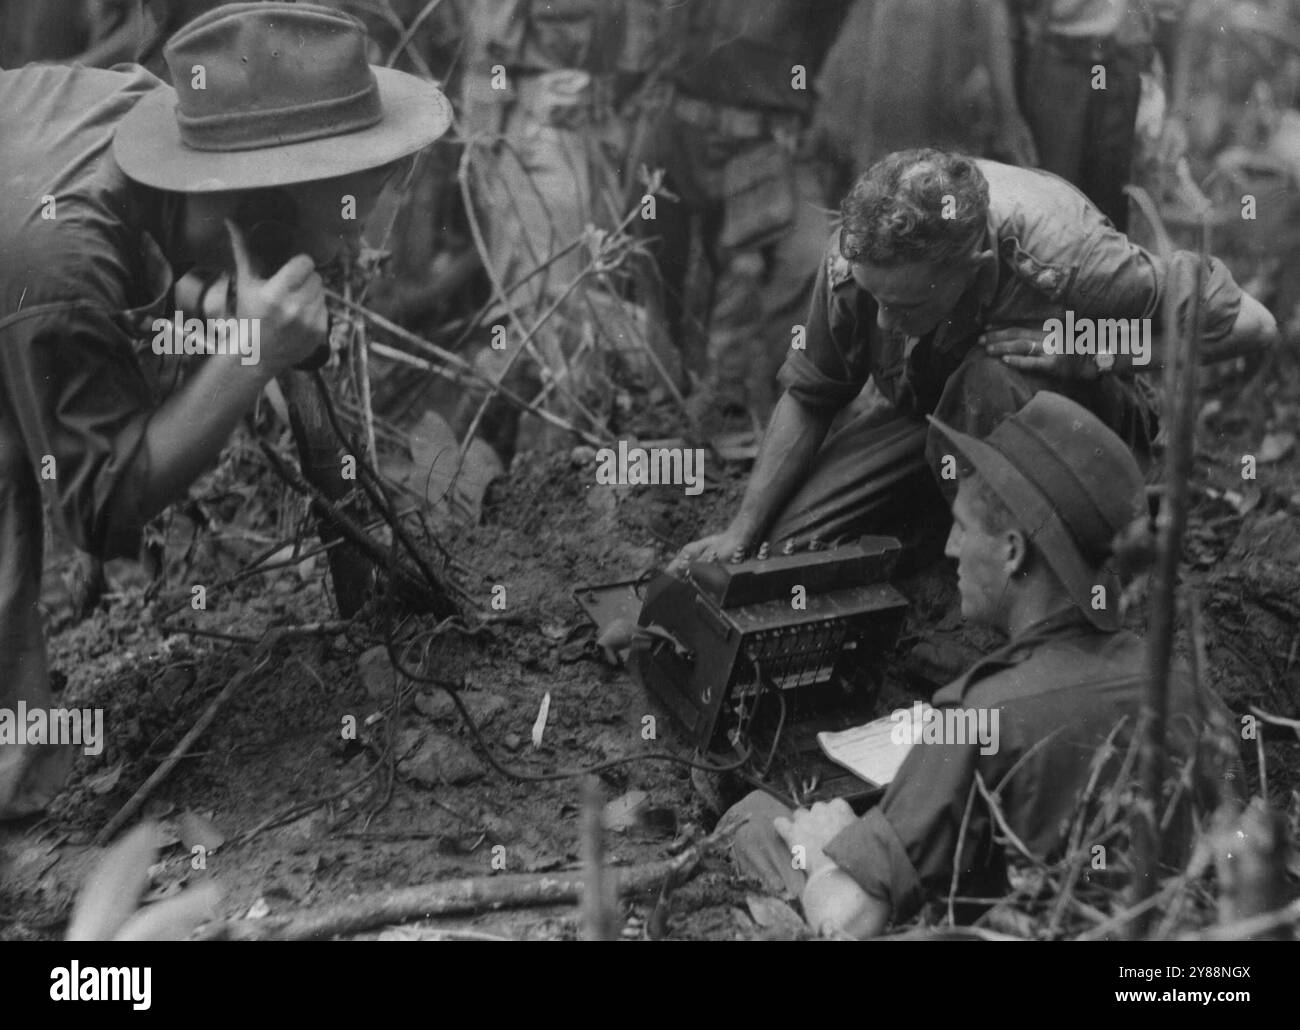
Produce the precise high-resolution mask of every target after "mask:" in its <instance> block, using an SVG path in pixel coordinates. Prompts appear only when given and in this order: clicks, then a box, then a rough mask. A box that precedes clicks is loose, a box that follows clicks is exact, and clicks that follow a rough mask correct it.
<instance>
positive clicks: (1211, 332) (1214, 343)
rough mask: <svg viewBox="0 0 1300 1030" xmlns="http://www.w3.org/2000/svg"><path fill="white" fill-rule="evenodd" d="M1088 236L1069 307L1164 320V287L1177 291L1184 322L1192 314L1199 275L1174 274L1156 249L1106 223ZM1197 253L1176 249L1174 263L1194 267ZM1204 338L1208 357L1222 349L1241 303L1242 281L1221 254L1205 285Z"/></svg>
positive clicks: (1105, 314) (1068, 293)
mask: <svg viewBox="0 0 1300 1030" xmlns="http://www.w3.org/2000/svg"><path fill="white" fill-rule="evenodd" d="M1090 235H1091V239H1089V240H1086V241H1084V243H1083V245H1082V247H1081V256H1080V257H1079V259H1078V263H1077V266H1076V268H1075V271H1074V275H1073V277H1072V279H1071V281H1070V284H1069V286H1068V287H1067V289H1066V291H1065V296H1064V298H1063V300H1064V305H1065V307H1067V308H1073V309H1074V310H1075V312H1076V313H1077V314H1079V315H1083V316H1088V317H1093V318H1150V319H1152V324H1153V325H1155V326H1160V325H1162V323H1163V318H1164V297H1165V291H1166V290H1168V289H1173V290H1176V291H1177V297H1176V301H1175V303H1176V307H1177V311H1178V324H1179V327H1180V328H1185V327H1186V326H1187V325H1188V323H1189V321H1190V319H1191V310H1192V303H1193V300H1194V293H1195V287H1194V283H1195V281H1196V280H1195V276H1194V275H1192V276H1184V275H1178V274H1175V270H1174V269H1173V268H1170V267H1167V263H1166V262H1165V261H1164V260H1163V259H1162V258H1160V257H1158V256H1157V255H1155V254H1152V253H1151V252H1149V251H1148V250H1146V249H1145V248H1143V247H1139V246H1138V245H1137V244H1136V243H1134V242H1133V241H1132V240H1130V239H1129V238H1128V237H1127V236H1125V235H1124V234H1123V233H1120V232H1117V231H1116V230H1114V229H1112V228H1110V227H1108V226H1106V227H1101V228H1098V229H1096V230H1094V231H1093V232H1092V233H1091V234H1090ZM1197 259H1198V256H1197V255H1196V254H1195V253H1193V252H1191V251H1186V250H1180V251H1176V252H1175V253H1174V255H1173V256H1172V259H1171V260H1172V262H1174V263H1180V264H1181V263H1189V262H1190V264H1191V267H1192V269H1193V270H1194V269H1195V262H1196V261H1197ZM1201 297H1202V309H1201V326H1202V329H1201V341H1202V343H1203V345H1204V348H1205V349H1204V351H1203V356H1204V357H1205V358H1207V359H1210V358H1214V357H1218V356H1229V355H1226V354H1221V352H1222V351H1223V348H1222V347H1221V346H1218V345H1221V344H1223V343H1224V341H1226V340H1227V338H1228V337H1229V335H1230V334H1231V333H1232V327H1233V325H1234V323H1235V322H1236V320H1237V313H1238V311H1240V309H1241V287H1240V286H1238V285H1237V283H1236V281H1235V280H1234V279H1233V278H1232V273H1230V272H1229V271H1228V268H1227V266H1226V265H1224V263H1223V262H1222V261H1220V260H1219V259H1218V258H1214V257H1211V258H1209V259H1208V262H1207V266H1206V275H1205V279H1204V282H1203V284H1202V288H1201Z"/></svg>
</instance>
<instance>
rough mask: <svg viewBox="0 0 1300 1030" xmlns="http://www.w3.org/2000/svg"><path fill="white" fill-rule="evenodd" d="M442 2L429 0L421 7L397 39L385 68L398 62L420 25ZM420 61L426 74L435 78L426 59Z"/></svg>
mask: <svg viewBox="0 0 1300 1030" xmlns="http://www.w3.org/2000/svg"><path fill="white" fill-rule="evenodd" d="M441 3H442V0H429V2H428V3H427V4H425V5H424V7H422V8H421V9H420V13H419V14H417V15H416V16H415V20H414V21H412V22H411V24H410V25H408V26H407V27H406V29H405V31H403V32H402V35H401V38H400V39H398V41H397V46H395V47H393V52H392V53H391V54H389V55H388V60H387V61H385V62H384V67H385V68H391V67H392V66H393V65H394V64H396V63H397V59H398V58H399V57H401V56H402V52H403V51H404V50H406V48H407V47H409V46H410V45H411V41H412V40H413V39H415V34H416V33H417V32H419V31H420V26H421V25H423V24H424V23H425V21H427V20H428V18H429V15H431V14H433V12H434V11H436V10H437V9H438V5H439V4H441ZM411 56H412V57H415V54H414V53H412V55H411ZM419 63H420V65H421V66H423V67H424V72H425V75H426V76H427V77H428V78H430V79H431V78H433V76H432V75H431V74H429V68H428V66H427V65H425V64H424V61H423V60H420V62H419Z"/></svg>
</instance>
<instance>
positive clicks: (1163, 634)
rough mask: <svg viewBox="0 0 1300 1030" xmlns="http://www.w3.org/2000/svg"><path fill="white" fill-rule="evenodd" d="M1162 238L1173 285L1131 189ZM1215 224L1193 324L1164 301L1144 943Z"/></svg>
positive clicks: (1144, 753) (1145, 745)
mask: <svg viewBox="0 0 1300 1030" xmlns="http://www.w3.org/2000/svg"><path fill="white" fill-rule="evenodd" d="M1126 188H1127V189H1129V190H1130V192H1131V195H1132V196H1133V198H1134V199H1135V200H1136V201H1137V203H1138V206H1139V207H1140V208H1141V209H1142V211H1143V212H1144V214H1146V216H1147V218H1148V219H1149V220H1150V221H1151V225H1152V228H1153V230H1154V231H1155V235H1156V241H1157V244H1158V249H1159V251H1160V255H1161V257H1162V258H1163V259H1164V261H1165V267H1166V269H1167V270H1168V275H1169V277H1170V279H1174V278H1175V277H1181V276H1182V275H1184V274H1185V273H1184V272H1183V268H1184V266H1182V265H1179V264H1177V263H1175V262H1174V261H1173V251H1172V247H1171V245H1170V242H1169V236H1168V234H1167V233H1166V232H1165V228H1164V225H1163V224H1162V222H1161V221H1160V216H1159V213H1158V212H1157V211H1156V209H1155V206H1154V205H1153V204H1152V203H1151V198H1150V197H1149V196H1147V194H1146V193H1145V192H1144V191H1142V190H1141V189H1139V188H1136V187H1126ZM1209 238H1210V229H1209V221H1208V218H1207V216H1206V214H1205V213H1204V212H1203V213H1202V217H1201V240H1200V254H1199V257H1198V260H1197V263H1196V271H1195V276H1194V293H1193V294H1192V317H1191V324H1190V325H1189V326H1187V327H1186V329H1185V330H1184V329H1182V327H1180V326H1179V324H1178V294H1179V293H1180V292H1181V291H1179V290H1177V289H1175V288H1174V283H1173V282H1170V283H1167V284H1166V289H1165V298H1164V301H1165V303H1164V317H1163V322H1164V340H1165V346H1164V350H1165V399H1166V402H1167V403H1169V404H1170V405H1171V406H1172V409H1173V411H1172V413H1171V417H1170V419H1169V440H1168V450H1167V453H1166V467H1165V490H1166V494H1165V498H1164V503H1162V505H1161V510H1160V516H1159V519H1158V521H1157V527H1156V528H1157V534H1156V561H1155V571H1154V575H1153V584H1152V590H1151V630H1150V636H1149V637H1148V643H1147V680H1146V684H1145V689H1144V691H1143V696H1142V719H1141V723H1140V726H1139V730H1140V733H1141V739H1142V745H1141V765H1140V770H1141V772H1140V777H1139V780H1140V784H1141V789H1140V791H1139V793H1138V797H1137V800H1136V802H1135V803H1134V806H1133V810H1132V826H1133V845H1134V847H1133V858H1134V876H1133V891H1134V898H1135V900H1136V901H1137V902H1138V906H1136V907H1135V910H1134V911H1135V913H1136V915H1137V918H1135V919H1134V921H1133V923H1132V927H1131V930H1132V933H1133V934H1134V935H1135V936H1139V937H1140V936H1145V935H1146V933H1147V932H1148V931H1149V929H1150V926H1151V919H1152V918H1153V915H1154V913H1153V910H1152V909H1151V908H1150V907H1149V906H1143V905H1142V904H1141V903H1142V902H1143V901H1145V900H1146V899H1148V898H1150V897H1151V895H1152V892H1153V891H1154V890H1155V887H1156V876H1157V867H1158V864H1159V860H1160V827H1159V824H1158V820H1157V814H1156V805H1157V803H1158V801H1159V798H1160V791H1161V787H1162V785H1163V783H1164V763H1165V746H1166V741H1165V722H1166V719H1167V715H1168V707H1169V696H1168V695H1169V674H1170V665H1171V662H1172V660H1173V644H1174V622H1175V620H1176V618H1177V613H1178V564H1179V559H1180V557H1181V555H1182V542H1183V531H1184V530H1185V528H1186V526H1187V509H1188V480H1189V479H1190V474H1191V468H1192V462H1193V437H1194V435H1195V432H1196V362H1197V353H1196V352H1197V345H1198V338H1199V336H1200V332H1201V317H1202V303H1201V292H1202V290H1203V289H1204V277H1205V263H1206V258H1207V254H1208V250H1209Z"/></svg>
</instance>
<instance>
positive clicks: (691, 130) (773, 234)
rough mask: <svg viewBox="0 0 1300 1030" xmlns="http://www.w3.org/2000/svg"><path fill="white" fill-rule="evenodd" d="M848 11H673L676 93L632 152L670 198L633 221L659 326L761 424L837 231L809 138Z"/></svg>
mask: <svg viewBox="0 0 1300 1030" xmlns="http://www.w3.org/2000/svg"><path fill="white" fill-rule="evenodd" d="M842 13H843V4H841V3H838V2H836V3H830V4H824V5H818V7H817V8H816V10H815V12H814V11H810V10H809V8H808V5H807V4H804V3H800V2H797V0H768V2H765V3H763V4H755V3H752V2H746V0H707V2H706V0H691V2H689V3H685V4H680V5H675V7H674V10H673V16H672V18H671V19H670V20H668V21H667V22H666V24H665V25H664V28H663V34H664V36H665V37H666V38H667V40H668V43H667V46H668V49H669V58H668V59H667V62H666V64H665V68H664V72H663V74H664V77H665V79H666V80H667V85H668V89H667V90H666V91H665V97H664V101H663V103H662V105H661V107H660V108H659V110H658V111H657V113H656V114H655V115H654V116H653V118H652V119H651V121H650V123H649V124H648V125H647V127H646V129H645V131H644V132H643V134H642V136H641V139H640V141H639V145H638V146H637V147H636V148H635V149H634V151H633V153H632V154H631V156H630V164H631V165H632V167H633V168H637V167H640V166H645V167H647V168H650V169H654V168H662V169H663V170H664V172H665V186H666V187H667V192H670V193H671V194H672V196H671V197H670V196H667V195H661V196H660V197H658V198H657V211H656V215H655V218H654V220H645V221H642V222H641V223H639V225H638V228H639V230H640V231H641V232H642V233H643V234H644V235H645V236H646V237H647V238H648V239H650V240H652V241H653V242H652V247H653V249H652V253H653V259H654V265H655V268H654V272H655V279H656V281H655V291H654V294H653V303H652V308H653V312H652V317H653V318H654V320H655V328H656V330H657V332H658V333H659V334H660V335H661V336H664V337H666V338H667V339H668V340H669V341H670V343H671V348H672V349H674V350H676V351H677V352H678V353H679V354H680V355H681V357H682V361H683V363H684V364H685V366H686V367H687V369H689V370H690V372H691V373H693V374H694V375H695V376H696V377H707V376H710V375H711V376H712V379H713V381H714V383H716V384H718V385H719V386H720V387H721V389H722V390H723V392H724V393H725V395H726V396H727V397H728V399H732V400H735V401H737V402H739V403H744V402H745V401H746V399H748V403H749V406H750V407H751V409H752V410H753V411H754V413H755V414H756V415H757V416H759V418H760V419H762V418H765V417H766V414H767V413H768V411H769V410H770V408H771V406H772V403H773V401H774V393H773V390H772V383H773V379H774V376H775V372H776V370H777V368H778V366H779V363H780V355H781V353H782V351H783V347H784V344H786V343H788V342H789V338H790V332H791V327H792V326H793V325H795V324H796V323H797V322H799V320H800V317H801V311H802V309H803V305H804V304H805V303H806V300H807V294H808V289H809V286H810V285H811V279H812V274H813V270H814V269H815V267H816V261H817V254H818V253H819V251H820V249H821V244H822V241H823V240H824V238H825V234H826V231H827V228H828V225H829V222H828V217H827V214H826V211H825V206H826V190H825V183H824V181H823V176H822V174H821V172H820V170H819V168H818V166H817V165H816V163H815V162H814V161H813V159H812V155H811V154H809V153H807V152H806V150H805V149H804V147H803V140H804V135H805V130H806V128H807V125H808V122H809V118H810V116H811V112H812V107H813V88H812V84H813V80H814V75H815V72H816V68H817V66H818V64H819V62H820V59H821V57H822V55H823V54H824V53H825V50H826V48H827V46H829V43H830V40H831V38H832V37H833V33H834V30H835V28H836V27H837V25H838V21H839V18H840V17H841V16H842ZM697 234H698V238H699V239H700V241H701V243H702V247H701V250H702V254H703V258H704V260H705V262H706V263H707V265H708V267H709V271H710V275H711V282H709V283H708V284H706V285H704V286H703V287H702V288H700V284H697V283H693V282H691V281H690V272H691V260H692V251H693V240H694V239H695V238H696V236H697ZM697 289H698V290H699V292H698V293H697V292H696V291H697ZM715 298H716V299H717V306H716V307H715V306H714V300H715ZM693 310H695V311H698V312H699V313H700V314H701V316H702V318H703V320H704V322H705V323H707V327H706V326H705V325H700V324H698V323H696V322H695V321H694V320H693V319H691V318H690V315H689V313H690V312H691V311H693Z"/></svg>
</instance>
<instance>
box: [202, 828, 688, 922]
mask: <svg viewBox="0 0 1300 1030" xmlns="http://www.w3.org/2000/svg"><path fill="white" fill-rule="evenodd" d="M710 843H711V841H710V840H704V841H701V842H700V843H699V844H696V845H693V846H692V847H689V848H687V849H686V850H685V851H683V852H682V853H681V854H680V855H677V856H676V857H675V858H669V859H664V860H661V861H658V862H647V863H645V864H644V865H637V866H632V867H630V868H628V869H623V870H620V871H619V876H618V893H619V894H643V893H646V892H649V891H653V890H656V889H657V888H658V887H659V886H660V885H661V884H663V883H664V882H665V881H666V880H668V879H670V878H671V879H674V880H676V881H680V879H683V878H685V877H686V876H687V875H688V874H689V873H690V872H691V871H692V870H694V868H695V866H696V865H697V864H698V863H699V861H700V858H701V856H702V855H703V854H704V851H705V849H706V848H707V847H709V846H710ZM606 872H607V873H608V872H612V870H606ZM584 891H585V884H584V876H583V873H582V871H581V870H571V871H567V872H560V873H514V874H510V873H507V874H502V875H499V876H478V877H471V878H469V879H465V880H446V881H443V882H441V883H428V884H420V885H419V886H416V887H404V888H401V889H400V890H390V891H381V892H379V893H376V894H368V895H362V896H361V897H359V898H352V899H349V900H347V901H342V902H339V903H338V904H336V905H328V906H325V907H323V908H317V909H305V910H303V911H300V912H298V913H295V914H291V915H288V916H283V917H275V916H268V917H267V918H264V919H233V920H229V921H228V922H227V923H226V924H225V925H224V930H225V936H226V938H227V939H228V940H238V941H272V940H274V941H311V940H324V939H327V938H330V937H337V936H340V935H342V934H350V933H359V932H361V931H363V930H373V929H376V928H377V927H381V926H388V925H389V924H392V923H402V922H407V921H409V920H412V919H430V918H433V917H436V916H459V915H473V914H475V913H478V912H489V911H495V910H497V909H503V908H531V907H536V906H538V905H563V904H574V903H577V902H579V901H581V900H582V898H583V894H584Z"/></svg>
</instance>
